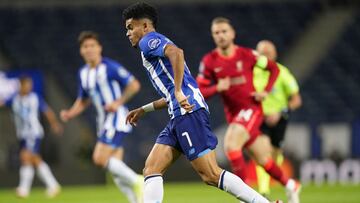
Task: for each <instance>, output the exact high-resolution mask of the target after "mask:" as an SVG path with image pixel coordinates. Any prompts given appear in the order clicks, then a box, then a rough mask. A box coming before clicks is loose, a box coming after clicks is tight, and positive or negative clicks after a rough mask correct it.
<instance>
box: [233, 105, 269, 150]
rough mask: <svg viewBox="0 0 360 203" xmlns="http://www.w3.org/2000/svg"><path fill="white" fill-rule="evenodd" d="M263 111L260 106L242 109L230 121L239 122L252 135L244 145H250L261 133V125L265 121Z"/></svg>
mask: <svg viewBox="0 0 360 203" xmlns="http://www.w3.org/2000/svg"><path fill="white" fill-rule="evenodd" d="M263 119H264V116H263V111H262V109H261V108H259V107H249V108H247V109H241V110H240V111H239V112H238V113H237V114H235V116H234V117H233V118H232V120H231V122H230V123H238V124H241V125H242V126H244V127H245V128H246V130H247V131H248V133H249V135H250V139H249V140H248V141H247V142H246V143H245V145H244V147H248V146H250V145H251V144H252V143H253V142H254V141H255V140H256V138H257V137H258V136H259V135H260V134H261V131H260V126H261V124H262V122H263Z"/></svg>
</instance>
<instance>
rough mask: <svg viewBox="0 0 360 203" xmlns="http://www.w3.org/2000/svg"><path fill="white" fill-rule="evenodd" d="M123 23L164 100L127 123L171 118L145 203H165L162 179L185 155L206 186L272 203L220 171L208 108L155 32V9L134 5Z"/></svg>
mask: <svg viewBox="0 0 360 203" xmlns="http://www.w3.org/2000/svg"><path fill="white" fill-rule="evenodd" d="M123 18H124V20H125V21H126V22H125V23H126V29H127V33H126V35H127V36H128V38H129V40H130V43H131V45H132V46H133V47H139V48H140V51H141V56H142V60H143V65H144V67H145V68H146V71H147V74H148V77H149V79H150V81H151V82H152V84H153V86H154V88H155V89H156V90H157V92H158V93H159V95H160V96H161V97H162V98H161V99H159V100H156V101H154V102H151V103H149V104H147V105H144V106H143V107H140V108H137V109H135V110H132V111H131V112H130V113H129V114H128V117H127V122H129V123H130V124H132V125H136V123H137V121H138V120H139V119H140V118H141V117H142V116H144V115H145V113H146V112H150V111H154V110H157V109H162V108H166V107H167V108H168V112H169V115H170V121H169V123H168V125H167V126H166V127H165V128H164V130H163V131H162V132H161V133H160V135H159V136H158V138H157V140H156V143H155V145H154V147H153V149H152V151H151V152H150V154H149V156H148V158H147V160H146V163H145V168H144V171H143V172H144V176H145V187H144V203H161V202H162V200H163V193H164V191H163V178H162V175H163V174H164V173H165V171H166V169H167V168H168V167H169V166H170V165H171V164H172V163H173V162H174V161H176V160H177V159H178V158H179V156H180V155H181V154H184V155H185V156H186V158H187V159H188V160H189V161H190V162H191V165H192V166H193V168H194V169H195V171H196V172H197V173H198V174H199V175H200V177H201V178H202V179H203V181H204V182H205V183H207V184H209V185H212V186H215V187H218V188H220V189H221V190H224V191H226V192H228V193H230V194H231V195H233V196H235V197H236V198H237V199H240V200H243V201H246V202H252V203H255V202H269V201H268V200H266V199H265V198H264V197H262V196H261V195H260V194H258V193H257V192H256V191H254V190H253V189H251V188H250V187H249V186H247V185H246V184H245V183H244V182H243V181H242V180H241V179H240V178H239V177H237V176H236V175H234V174H232V173H230V172H228V171H225V170H223V169H221V168H220V167H219V166H218V164H217V162H216V159H215V152H214V149H215V147H216V145H217V138H216V136H215V135H214V134H213V133H212V131H211V129H210V124H209V110H208V107H207V104H206V103H205V101H204V98H203V96H202V95H201V93H200V90H199V88H198V86H197V84H196V81H195V79H194V78H193V77H192V76H191V74H190V71H189V69H188V67H187V65H186V63H185V61H184V54H183V51H182V50H181V49H180V48H178V47H177V46H176V45H175V44H174V43H173V42H172V41H171V40H169V39H168V38H166V37H165V36H164V35H162V34H160V33H157V32H156V31H155V28H156V22H157V11H156V9H155V8H154V7H152V6H150V5H148V4H146V3H136V4H133V5H131V6H129V7H128V8H126V9H125V10H124V11H123ZM189 198H191V197H189Z"/></svg>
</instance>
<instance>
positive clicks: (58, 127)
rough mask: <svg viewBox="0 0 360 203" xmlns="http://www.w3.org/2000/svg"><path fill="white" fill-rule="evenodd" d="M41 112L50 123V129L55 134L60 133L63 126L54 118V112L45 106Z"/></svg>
mask: <svg viewBox="0 0 360 203" xmlns="http://www.w3.org/2000/svg"><path fill="white" fill-rule="evenodd" d="M43 113H44V115H45V117H46V119H47V120H48V122H49V123H50V126H51V130H52V131H53V132H54V133H55V134H57V135H60V134H62V132H63V127H62V125H61V124H60V122H59V121H58V119H57V118H56V114H55V113H54V111H53V110H52V109H51V108H50V107H47V109H46V111H44V112H43Z"/></svg>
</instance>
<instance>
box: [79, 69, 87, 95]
mask: <svg viewBox="0 0 360 203" xmlns="http://www.w3.org/2000/svg"><path fill="white" fill-rule="evenodd" d="M78 98H81V99H87V98H89V94H88V92H87V91H86V90H85V89H84V87H83V85H82V82H81V76H80V71H79V74H78Z"/></svg>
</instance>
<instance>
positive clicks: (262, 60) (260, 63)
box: [256, 55, 268, 69]
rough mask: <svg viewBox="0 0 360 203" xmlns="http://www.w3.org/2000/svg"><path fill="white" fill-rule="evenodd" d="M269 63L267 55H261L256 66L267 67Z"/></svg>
mask: <svg viewBox="0 0 360 203" xmlns="http://www.w3.org/2000/svg"><path fill="white" fill-rule="evenodd" d="M267 64H268V58H267V57H266V56H263V55H260V56H258V57H257V60H256V67H259V68H261V69H266V67H267Z"/></svg>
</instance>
